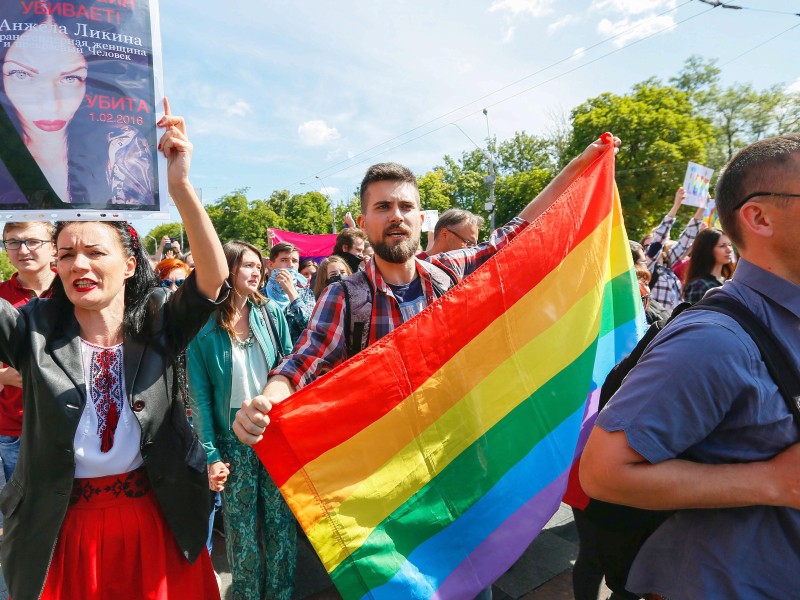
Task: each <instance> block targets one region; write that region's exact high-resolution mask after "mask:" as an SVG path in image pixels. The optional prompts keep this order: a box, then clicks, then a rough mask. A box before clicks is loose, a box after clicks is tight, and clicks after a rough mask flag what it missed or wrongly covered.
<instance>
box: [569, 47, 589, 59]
mask: <svg viewBox="0 0 800 600" xmlns="http://www.w3.org/2000/svg"><path fill="white" fill-rule="evenodd" d="M585 54H586V48H583V47H581V48H575V50H573V51H572V56H571V58H573V59H575V60H577V59H579V58H583V57H584V55H585Z"/></svg>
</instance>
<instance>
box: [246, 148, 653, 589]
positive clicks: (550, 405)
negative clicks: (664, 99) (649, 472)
mask: <svg viewBox="0 0 800 600" xmlns="http://www.w3.org/2000/svg"><path fill="white" fill-rule="evenodd" d="M643 322H644V320H643V317H642V304H641V300H640V296H639V286H638V284H637V282H636V277H635V275H634V273H633V271H632V264H631V253H630V250H629V248H628V243H627V239H626V235H625V229H624V227H623V223H622V216H621V213H620V203H619V198H618V196H617V195H616V192H615V185H614V158H613V153H612V152H611V151H609V152H608V153H606V154H604V155H603V156H602V157H600V158H598V160H596V161H595V162H594V163H593V164H592V165H591V166H590V167H589V168H588V169H587V171H586V172H585V173H584V174H583V175H582V176H581V177H580V178H579V179H578V180H577V181H576V182H574V184H573V185H572V186H571V187H570V188H569V190H568V191H567V192H566V193H565V194H564V195H563V196H562V197H561V198H559V199H558V200H557V201H556V203H555V204H554V205H553V206H552V207H551V208H550V209H549V210H547V211H546V212H545V213H544V214H543V215H542V216H541V217H540V218H539V219H537V220H536V221H535V222H533V223H531V224H530V225H529V226H528V227H527V228H526V229H525V230H524V231H523V232H522V233H520V234H519V235H518V236H517V237H516V238H515V239H514V240H513V241H512V242H511V243H510V244H509V245H508V246H506V247H505V248H504V249H503V250H502V251H500V252H499V253H498V254H497V255H496V256H494V257H493V258H492V259H491V260H489V261H488V262H487V263H486V264H485V265H483V266H482V267H481V268H480V269H478V270H477V271H476V272H475V273H473V274H472V275H471V276H470V277H468V278H467V279H465V280H464V281H463V282H462V283H461V284H460V285H458V286H457V287H456V288H454V289H453V290H451V291H450V292H448V293H447V294H446V295H445V296H444V297H443V298H441V299H439V300H438V301H437V302H435V303H434V304H433V305H431V306H429V307H428V308H427V309H426V310H424V311H423V312H422V313H420V314H419V315H417V316H416V317H415V318H413V319H411V320H410V321H408V322H407V323H404V324H403V326H401V327H400V328H398V329H397V330H395V331H394V332H392V333H391V334H390V335H388V336H386V337H385V338H383V339H382V340H380V341H379V342H378V343H376V344H374V345H373V346H370V347H369V348H367V349H366V350H364V351H363V352H361V353H360V354H358V355H356V356H355V357H353V358H352V359H350V360H349V361H348V362H346V363H345V364H343V365H341V366H339V367H338V368H337V369H335V370H333V371H332V372H330V373H329V374H328V375H326V376H325V377H322V378H320V379H318V380H317V381H315V382H314V383H313V384H311V385H309V386H307V387H305V388H303V389H302V390H300V391H299V392H298V393H296V394H295V395H293V396H292V397H291V398H290V399H288V400H287V401H285V402H283V403H281V404H279V405H277V406H276V407H275V408H273V410H272V412H271V413H270V415H271V419H272V424H271V425H270V426H269V427H268V428H267V432H266V435H265V438H264V440H263V441H262V442H260V443H259V444H258V445H257V446H256V451H257V452H258V455H259V457H260V458H261V460H262V461H263V462H264V464H265V465H266V467H267V469H268V470H269V473H270V474H271V476H272V478H273V479H274V481H275V483H276V484H277V485H278V487H279V488H280V489H281V491H282V493H283V495H284V497H285V498H286V500H287V502H288V503H289V506H290V507H291V508H292V510H293V511H294V514H295V515H296V517H297V519H298V521H299V522H300V524H301V525H302V527H303V529H304V530H305V532H306V533H307V535H308V538H309V540H310V541H311V543H312V544H313V546H314V548H315V549H316V551H317V553H318V554H319V556H320V558H321V560H322V563H323V564H324V565H325V567H326V569H327V570H328V572H329V573H330V575H331V577H332V579H333V581H334V583H335V584H336V586H337V588H338V589H339V591H340V592H341V594H342V596H343V597H344V598H346V599H356V598H398V599H404V600H405V599H409V598H438V599H449V598H472V597H474V596H475V594H476V593H477V592H478V591H480V590H481V589H483V588H484V587H486V586H488V585H490V584H491V583H493V582H494V581H495V580H496V579H497V578H498V577H499V576H500V575H502V574H503V573H504V572H505V571H506V570H507V569H508V568H509V567H510V566H511V565H513V564H514V562H515V561H516V560H517V559H518V558H519V556H520V555H521V554H522V553H523V552H524V551H525V549H526V548H527V546H528V545H529V544H530V543H531V541H532V540H533V539H534V538H535V537H536V535H537V534H538V533H539V531H540V530H541V528H542V527H543V526H544V524H545V523H546V522H547V521H548V520H549V518H550V517H551V516H552V515H553V514H554V512H555V511H556V509H557V508H558V506H559V503H560V501H561V497H562V495H563V493H564V489H565V486H566V481H567V476H568V473H569V470H570V467H571V465H572V463H573V461H574V460H575V458H576V455H577V449H578V446H579V436H580V432H581V426H582V424H583V423H584V422H585V421H587V419H588V418H589V416H590V415H588V414H587V408H586V407H587V405H589V404H590V403H587V398H589V399H590V400H591V399H593V397H594V396H595V392H596V391H597V388H598V386H599V385H600V384H602V381H603V380H604V378H605V375H606V374H607V372H608V371H609V370H610V368H611V367H612V366H613V365H614V364H615V363H616V362H617V361H618V359H619V358H621V356H622V355H623V354H625V353H627V352H628V351H629V350H630V349H631V348H632V347H633V346H634V345H635V342H636V340H637V339H638V337H639V335H640V334H641V330H642V326H641V325H640V324H641V323H643ZM595 401H596V399H595Z"/></svg>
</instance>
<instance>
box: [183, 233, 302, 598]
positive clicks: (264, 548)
mask: <svg viewBox="0 0 800 600" xmlns="http://www.w3.org/2000/svg"><path fill="white" fill-rule="evenodd" d="M223 249H224V251H225V257H226V258H227V261H228V268H229V270H230V276H229V278H228V282H229V284H230V286H231V288H232V290H233V291H232V293H231V294H230V296H229V297H228V299H227V300H225V301H224V302H222V304H221V305H220V307H219V310H218V311H217V313H216V314H215V315H214V316H212V317H211V318H210V319H209V320H208V322H207V323H206V325H205V326H204V327H203V329H202V330H201V331H200V333H199V334H198V335H197V337H195V339H194V340H192V342H191V343H190V344H189V349H188V350H187V366H188V371H189V390H190V397H191V403H192V415H193V419H194V424H195V427H196V428H197V431H198V432H199V434H200V439H201V441H202V442H203V446H204V447H205V449H206V455H207V461H208V474H209V483H210V487H211V489H212V490H214V491H222V493H223V505H222V510H223V514H224V516H225V523H226V539H225V542H226V549H227V554H228V562H229V563H230V565H231V575H232V579H233V582H232V593H233V598H234V599H235V600H237V599H249V598H271V599H272V598H279V599H286V600H288V599H289V598H291V595H292V586H293V582H294V567H295V554H296V529H295V520H294V517H293V516H292V514H291V511H290V510H289V507H288V506H287V505H286V502H285V501H284V500H283V497H282V496H281V494H280V492H279V491H278V488H277V487H276V486H275V483H274V482H273V481H272V479H271V478H270V476H269V474H268V473H267V471H266V470H265V469H264V467H263V466H262V465H261V463H260V462H259V460H258V457H257V456H256V454H255V452H254V451H253V449H252V448H251V447H250V446H247V445H245V444H242V443H241V442H240V441H239V440H238V439H236V436H235V435H234V434H233V432H232V431H231V424H232V423H233V419H234V417H235V416H236V412H237V411H238V410H239V407H240V406H241V405H242V401H243V400H246V399H248V398H252V397H253V396H254V395H257V394H258V393H260V392H261V390H262V389H263V388H264V385H266V382H267V376H268V374H269V371H270V369H272V368H273V367H274V366H275V365H276V364H277V362H278V360H279V359H280V357H281V356H283V355H284V354H287V353H288V352H290V351H291V349H292V345H291V340H290V336H289V326H288V325H287V323H286V319H285V318H284V316H283V311H282V310H280V308H279V307H278V306H277V305H276V304H275V303H274V302H272V301H267V300H266V298H264V296H262V295H261V294H260V293H259V292H258V288H259V285H260V282H261V277H262V260H261V252H260V251H259V250H258V248H256V247H255V246H253V245H251V244H248V243H246V242H241V241H232V242H228V243H227V244H225V246H224V247H223Z"/></svg>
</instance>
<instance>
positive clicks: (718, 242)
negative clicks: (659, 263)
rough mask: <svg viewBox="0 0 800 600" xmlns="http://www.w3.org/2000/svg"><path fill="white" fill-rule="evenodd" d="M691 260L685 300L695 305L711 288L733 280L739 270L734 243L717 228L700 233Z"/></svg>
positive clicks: (687, 272)
mask: <svg viewBox="0 0 800 600" xmlns="http://www.w3.org/2000/svg"><path fill="white" fill-rule="evenodd" d="M690 257H691V258H690V260H689V266H688V267H687V268H686V281H685V283H684V287H683V299H684V300H686V301H687V302H691V303H692V304H694V303H695V302H699V301H700V300H702V299H703V296H705V294H706V292H707V291H708V290H710V289H711V288H715V287H719V286H721V285H722V284H723V283H725V282H726V281H727V280H728V279H730V278H731V277H733V271H734V270H735V269H736V257H735V255H734V253H733V244H732V243H731V240H730V238H729V237H728V236H727V235H725V234H724V233H723V231H722V230H721V229H718V228H716V227H709V228H708V229H704V230H703V231H701V232H700V233H699V234H697V237H696V238H695V240H694V243H693V244H692V250H691V252H690Z"/></svg>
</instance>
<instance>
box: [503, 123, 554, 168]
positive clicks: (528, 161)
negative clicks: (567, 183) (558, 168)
mask: <svg viewBox="0 0 800 600" xmlns="http://www.w3.org/2000/svg"><path fill="white" fill-rule="evenodd" d="M551 149H552V144H551V142H550V140H548V139H547V138H543V137H537V136H535V135H528V134H527V133H525V132H524V131H517V132H516V133H514V137H513V138H511V139H510V140H504V141H503V142H500V146H499V147H498V150H497V154H498V161H497V171H498V173H499V174H502V175H507V174H514V173H521V172H527V171H533V170H537V169H538V170H545V171H547V170H550V169H551V168H552V166H553V161H552V157H551V154H550V153H551Z"/></svg>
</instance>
